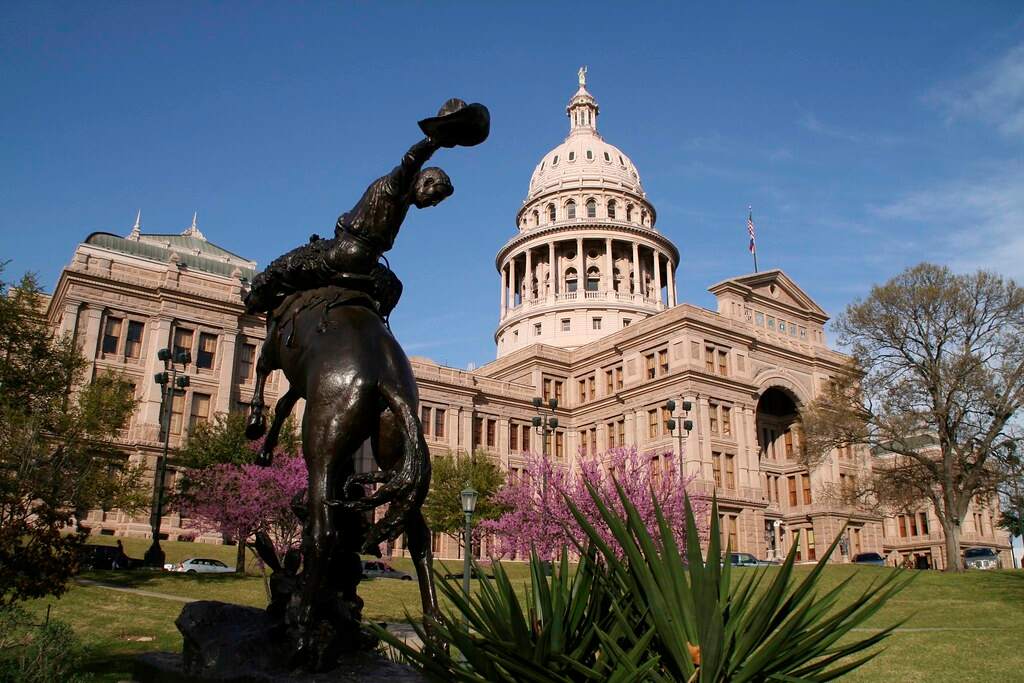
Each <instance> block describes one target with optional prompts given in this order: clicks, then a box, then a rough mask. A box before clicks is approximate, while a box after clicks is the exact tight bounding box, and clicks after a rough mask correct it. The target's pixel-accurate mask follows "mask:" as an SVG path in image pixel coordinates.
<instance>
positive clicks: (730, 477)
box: [725, 453, 736, 491]
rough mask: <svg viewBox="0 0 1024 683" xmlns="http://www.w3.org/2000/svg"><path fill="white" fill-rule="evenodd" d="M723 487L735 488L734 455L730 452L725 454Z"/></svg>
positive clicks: (731, 489) (732, 489)
mask: <svg viewBox="0 0 1024 683" xmlns="http://www.w3.org/2000/svg"><path fill="white" fill-rule="evenodd" d="M725 488H727V489H729V490H730V491H734V490H736V456H735V455H733V454H731V453H726V454H725Z"/></svg>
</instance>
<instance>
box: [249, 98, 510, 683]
mask: <svg viewBox="0 0 1024 683" xmlns="http://www.w3.org/2000/svg"><path fill="white" fill-rule="evenodd" d="M419 125H420V128H421V129H422V131H423V132H424V133H425V134H426V138H424V139H423V140H421V141H420V142H417V143H416V144H415V145H413V146H412V147H411V148H410V149H409V150H408V151H407V152H406V153H405V155H404V156H403V157H402V160H401V162H400V163H399V165H398V166H396V167H395V168H394V169H393V170H392V171H391V172H390V173H389V174H387V175H385V176H382V177H381V178H378V179H377V180H375V181H374V182H373V183H372V184H371V185H370V186H369V187H368V188H367V190H366V192H365V193H364V194H363V196H362V198H361V199H360V200H359V202H358V203H357V204H356V205H355V207H353V208H352V210H351V211H349V212H347V213H345V214H343V215H342V216H341V217H340V218H339V219H338V222H337V224H336V226H335V233H334V237H333V238H330V239H320V238H318V237H316V236H314V237H313V238H312V239H311V240H310V242H309V243H308V244H306V245H304V246H302V247H299V248H298V249H295V250H293V251H291V252H289V253H288V254H285V255H284V256H282V257H280V258H278V259H276V260H275V261H274V262H272V263H271V264H270V265H269V266H268V267H267V269H266V270H265V271H264V272H262V273H260V274H259V275H258V276H256V278H254V279H253V282H252V286H251V289H250V290H249V292H248V294H247V295H246V299H245V303H246V310H247V311H248V312H250V313H254V314H258V313H266V314H267V339H266V343H265V344H264V346H263V349H262V351H261V354H260V358H259V360H258V362H257V375H256V389H255V392H254V394H253V399H252V411H251V414H250V417H249V421H248V423H247V429H246V434H247V435H248V436H249V438H253V439H254V438H258V437H260V436H262V435H264V433H266V439H265V440H264V444H263V446H262V448H261V453H260V462H261V464H269V463H270V458H271V454H272V453H273V450H274V447H275V445H276V442H277V438H278V434H279V432H280V429H281V425H282V423H283V421H284V420H285V419H286V418H287V417H288V415H289V413H290V412H291V411H292V409H293V408H294V406H295V403H296V401H298V399H300V398H303V399H305V400H306V408H305V412H304V415H303V421H302V447H303V455H304V457H305V459H306V465H307V468H308V470H309V487H308V489H307V492H306V501H305V505H304V508H303V509H302V510H301V511H300V513H301V515H302V517H303V518H304V527H303V536H302V571H301V573H300V574H299V575H298V577H297V581H296V582H295V584H296V590H295V593H294V594H293V595H292V596H291V598H290V600H289V601H288V606H287V608H286V609H285V610H284V617H283V618H284V622H285V626H286V632H287V634H288V638H289V647H290V651H291V653H292V660H293V663H294V664H296V665H301V666H305V667H307V668H311V669H315V670H325V669H329V668H330V667H331V666H332V665H333V664H334V662H335V661H336V660H337V657H338V655H339V654H341V653H344V652H347V651H353V650H357V649H360V647H362V645H361V640H362V638H363V636H362V635H361V634H360V630H359V620H360V617H361V607H362V600H360V599H359V597H358V595H356V590H355V589H356V585H357V584H358V583H359V579H360V577H361V574H362V569H361V564H360V560H359V553H360V552H363V553H374V554H379V551H378V549H377V548H378V546H379V544H380V543H382V542H385V541H389V540H394V539H395V538H397V537H398V536H400V535H401V534H402V533H405V534H406V539H407V547H408V549H409V552H410V554H411V555H412V558H413V562H414V564H415V566H416V573H417V578H418V579H419V586H420V596H421V600H422V602H423V611H424V615H425V616H429V615H431V614H434V613H436V610H437V598H436V595H435V593H434V585H433V575H432V568H431V555H430V532H429V530H428V528H427V525H426V522H425V521H424V519H423V515H422V514H421V512H420V507H421V505H422V504H423V500H424V498H425V497H426V495H427V490H428V487H429V485H430V457H429V452H428V450H427V446H426V442H425V441H424V439H423V433H422V429H421V425H420V422H419V419H418V417H417V403H418V395H417V389H416V382H415V379H414V377H413V374H412V368H411V367H410V365H409V361H408V358H407V357H406V355H405V353H404V352H403V351H402V349H401V347H400V346H399V345H398V342H397V341H396V340H395V338H394V337H393V336H392V334H391V331H390V329H389V327H388V325H387V315H388V314H389V313H390V311H391V310H392V309H393V308H394V306H395V304H397V302H398V298H399V296H400V294H401V283H400V282H399V281H398V278H397V277H395V275H394V273H392V272H391V270H390V269H389V268H388V267H387V266H386V265H383V264H381V263H379V261H380V259H381V258H382V257H383V255H384V252H386V251H388V250H389V249H391V247H392V246H393V244H394V241H395V238H396V237H397V235H398V231H399V229H400V227H401V225H402V221H403V220H404V219H405V216H406V214H407V213H408V210H409V207H410V206H416V207H417V208H426V207H429V206H436V205H437V204H438V203H440V202H441V201H443V200H444V199H445V198H447V197H449V196H451V194H452V192H453V188H452V184H451V181H450V180H449V178H448V176H447V175H446V174H445V173H444V171H442V170H441V169H439V168H423V165H424V164H425V163H426V162H427V160H428V159H429V158H430V157H431V156H432V155H433V154H434V152H436V151H437V150H438V149H440V148H441V147H455V146H472V145H477V144H480V143H481V142H483V141H484V140H486V139H487V136H488V134H489V131H490V115H489V113H488V111H487V108H486V107H484V106H483V105H481V104H468V105H467V104H466V103H465V102H463V101H462V100H457V99H452V100H448V102H446V103H445V104H444V106H443V107H442V108H441V110H440V111H439V112H438V115H437V116H436V117H432V118H428V119H424V120H422V121H420V122H419ZM275 369H280V370H283V371H284V374H285V376H286V377H287V378H288V382H289V389H288V391H287V392H286V393H285V395H284V396H282V397H281V398H280V399H279V400H278V403H277V406H276V409H275V411H274V419H273V422H272V424H271V426H270V429H269V431H267V427H266V417H265V406H264V403H263V390H264V385H265V383H266V380H267V376H268V374H269V373H270V372H271V371H273V370H275ZM367 439H369V440H370V443H371V446H372V450H373V456H374V458H375V460H376V463H377V465H378V466H379V468H380V470H379V471H377V472H372V473H357V472H356V471H355V454H356V452H357V451H358V450H359V448H360V447H361V446H362V444H363V443H364V442H365V441H366V440H367ZM369 484H376V485H377V488H376V489H374V490H372V491H370V492H369V493H367V492H366V490H365V486H366V485H369ZM385 504H387V505H388V509H387V512H386V513H385V514H384V515H383V516H382V517H381V518H380V519H379V520H377V521H375V522H373V523H368V522H367V521H366V519H365V516H366V515H367V514H368V513H369V512H371V511H373V510H375V509H376V508H377V507H379V506H382V505H385Z"/></svg>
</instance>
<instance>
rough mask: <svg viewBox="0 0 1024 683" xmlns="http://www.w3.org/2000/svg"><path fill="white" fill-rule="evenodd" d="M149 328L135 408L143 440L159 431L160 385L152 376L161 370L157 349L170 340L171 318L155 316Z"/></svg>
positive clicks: (156, 434) (148, 325) (155, 435)
mask: <svg viewBox="0 0 1024 683" xmlns="http://www.w3.org/2000/svg"><path fill="white" fill-rule="evenodd" d="M146 327H148V328H149V329H148V330H147V333H146V336H145V342H146V343H144V344H143V345H142V352H143V357H144V358H145V362H146V374H145V376H144V377H143V385H142V398H141V400H140V401H139V405H138V407H137V408H136V410H137V411H138V424H139V426H140V427H142V429H141V432H142V434H143V436H142V438H143V440H145V441H156V440H157V438H158V436H159V433H160V391H161V388H162V387H161V386H160V385H159V384H157V383H156V382H154V381H153V376H154V375H155V374H156V373H158V372H163V369H164V364H163V362H161V361H160V360H159V359H158V358H157V357H156V354H157V351H159V350H160V349H162V348H164V347H167V348H170V342H171V319H170V318H156V319H153V320H150V321H149V323H148V324H147V325H146Z"/></svg>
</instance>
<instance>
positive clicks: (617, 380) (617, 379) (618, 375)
mask: <svg viewBox="0 0 1024 683" xmlns="http://www.w3.org/2000/svg"><path fill="white" fill-rule="evenodd" d="M622 387H623V381H622V366H619V367H617V368H615V388H616V389H621V388H622Z"/></svg>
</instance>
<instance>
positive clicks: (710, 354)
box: [704, 346, 715, 375]
mask: <svg viewBox="0 0 1024 683" xmlns="http://www.w3.org/2000/svg"><path fill="white" fill-rule="evenodd" d="M704 370H705V371H706V372H707V373H708V374H709V375H713V374H715V347H714V346H705V347H704Z"/></svg>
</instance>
